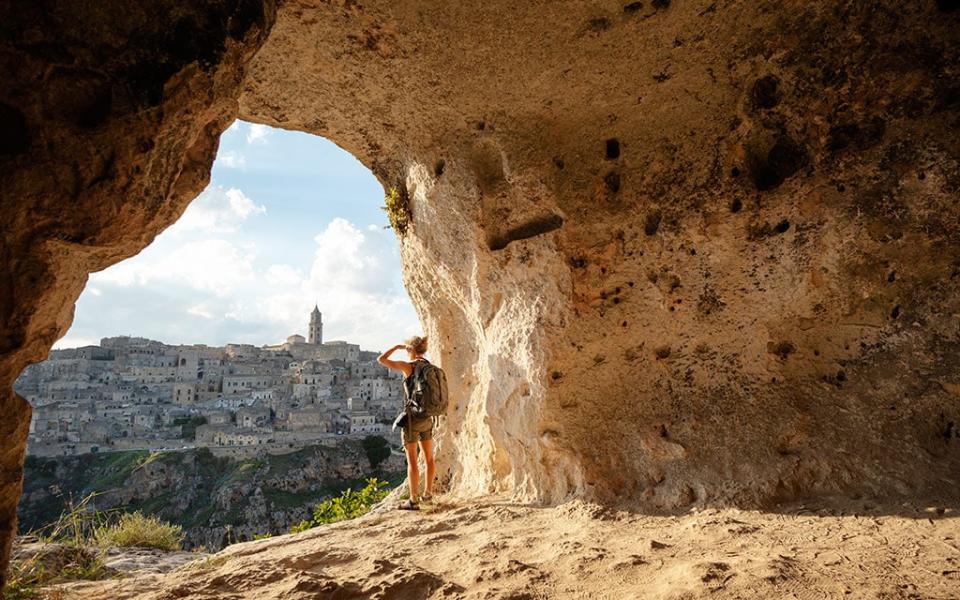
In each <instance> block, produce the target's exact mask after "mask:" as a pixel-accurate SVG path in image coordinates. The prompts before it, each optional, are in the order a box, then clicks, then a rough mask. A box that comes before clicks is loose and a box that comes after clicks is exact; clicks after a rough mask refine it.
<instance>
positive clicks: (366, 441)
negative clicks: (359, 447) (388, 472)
mask: <svg viewBox="0 0 960 600" xmlns="http://www.w3.org/2000/svg"><path fill="white" fill-rule="evenodd" d="M363 449H364V450H365V451H366V452H367V460H369V461H370V468H371V469H374V470H376V469H377V467H379V466H380V463H382V462H383V461H385V460H387V459H388V458H390V442H388V441H387V440H386V438H384V437H383V436H379V435H368V436H367V437H365V438H363Z"/></svg>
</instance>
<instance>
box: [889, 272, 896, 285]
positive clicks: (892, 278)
mask: <svg viewBox="0 0 960 600" xmlns="http://www.w3.org/2000/svg"><path fill="white" fill-rule="evenodd" d="M896 280H897V272H896V271H890V274H889V275H887V282H888V283H893V282H894V281H896Z"/></svg>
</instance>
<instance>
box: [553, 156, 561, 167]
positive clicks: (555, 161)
mask: <svg viewBox="0 0 960 600" xmlns="http://www.w3.org/2000/svg"><path fill="white" fill-rule="evenodd" d="M553 164H554V166H556V167H557V168H558V169H563V167H564V164H563V159H562V158H560V157H559V156H556V157H554V159H553Z"/></svg>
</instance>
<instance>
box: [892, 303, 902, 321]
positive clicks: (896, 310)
mask: <svg viewBox="0 0 960 600" xmlns="http://www.w3.org/2000/svg"><path fill="white" fill-rule="evenodd" d="M899 316H900V305H899V304H897V305H896V306H894V307H893V310H891V311H890V318H891V319H896V318H897V317H899Z"/></svg>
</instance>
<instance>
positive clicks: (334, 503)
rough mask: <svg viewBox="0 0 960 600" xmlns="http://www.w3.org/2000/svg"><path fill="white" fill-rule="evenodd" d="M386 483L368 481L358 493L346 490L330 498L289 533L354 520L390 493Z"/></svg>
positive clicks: (374, 479) (376, 480)
mask: <svg viewBox="0 0 960 600" xmlns="http://www.w3.org/2000/svg"><path fill="white" fill-rule="evenodd" d="M388 485H389V484H388V483H387V482H386V481H383V480H380V479H377V478H376V477H374V478H371V479H368V480H367V485H365V486H364V487H363V488H362V489H360V490H358V491H356V492H355V491H353V490H352V489H349V488H348V489H346V490H344V491H343V493H342V494H340V495H339V496H337V497H336V498H330V499H329V500H325V501H323V502H321V503H320V504H318V505H317V506H316V507H315V508H314V509H313V518H312V519H310V520H309V521H301V522H300V523H298V524H296V525H294V526H293V527H291V528H290V533H300V532H301V531H306V530H307V529H310V528H311V527H317V526H318V525H326V524H328V523H336V522H337V521H345V520H347V519H355V518H357V517H359V516H361V515H364V514H366V513H367V511H369V510H370V508H371V507H372V506H373V505H374V504H376V503H378V502H380V501H381V500H383V499H384V498H386V497H387V494H389V493H390V490H389V488H388Z"/></svg>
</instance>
